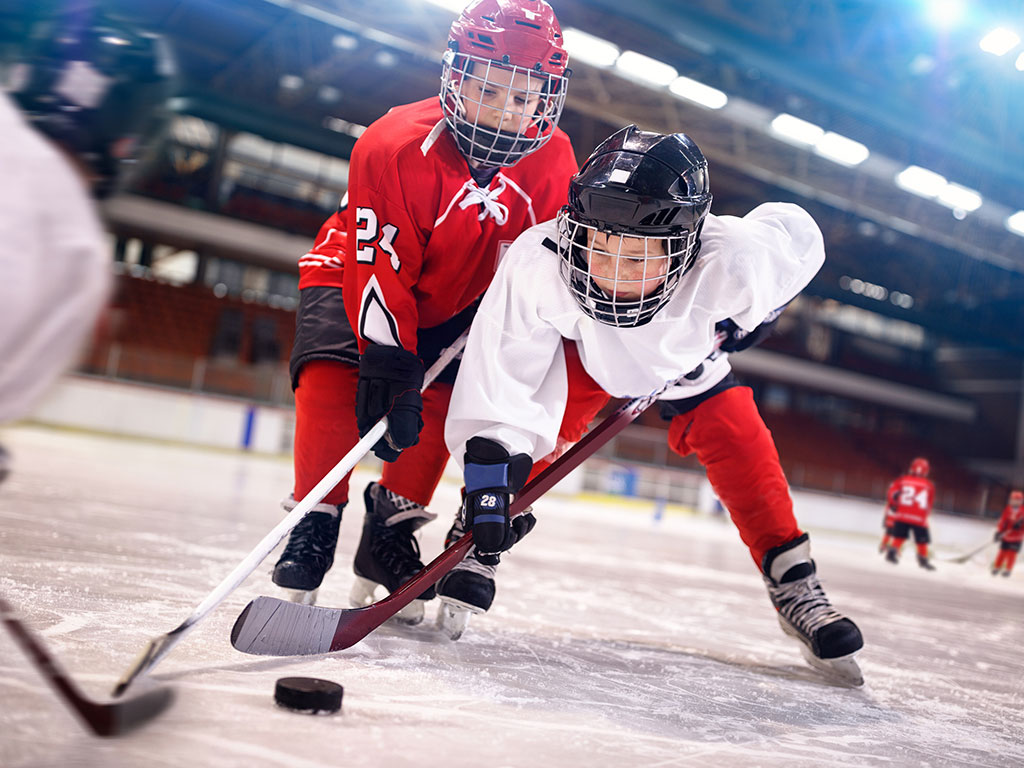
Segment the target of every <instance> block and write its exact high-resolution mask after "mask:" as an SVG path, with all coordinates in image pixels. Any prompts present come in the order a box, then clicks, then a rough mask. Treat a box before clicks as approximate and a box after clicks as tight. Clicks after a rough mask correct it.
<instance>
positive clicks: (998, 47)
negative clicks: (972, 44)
mask: <svg viewBox="0 0 1024 768" xmlns="http://www.w3.org/2000/svg"><path fill="white" fill-rule="evenodd" d="M1019 42H1020V35H1018V34H1017V33H1016V32H1014V31H1013V30H1012V29H1008V28H1006V27H999V28H998V29H993V30H992V31H991V32H989V33H988V34H987V35H985V36H984V37H983V38H981V42H980V43H978V46H979V47H980V48H981V50H983V51H985V53H991V54H992V55H993V56H1003V55H1005V54H1007V53H1009V52H1010V51H1012V50H1013V49H1014V48H1016V47H1017V44H1018V43H1019Z"/></svg>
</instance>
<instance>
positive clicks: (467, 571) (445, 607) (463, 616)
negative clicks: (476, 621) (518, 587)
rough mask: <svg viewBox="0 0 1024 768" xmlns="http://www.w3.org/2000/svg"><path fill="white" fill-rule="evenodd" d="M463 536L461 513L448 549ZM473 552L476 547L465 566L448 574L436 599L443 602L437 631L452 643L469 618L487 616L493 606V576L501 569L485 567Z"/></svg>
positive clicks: (447, 543) (459, 565) (439, 587)
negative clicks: (477, 615)
mask: <svg viewBox="0 0 1024 768" xmlns="http://www.w3.org/2000/svg"><path fill="white" fill-rule="evenodd" d="M464 533H465V529H464V527H463V523H462V510H461V509H460V510H459V512H458V514H457V515H456V516H455V522H454V523H453V524H452V527H451V529H450V530H449V531H448V535H447V536H446V537H445V542H444V544H445V546H446V547H448V546H451V544H452V542H454V541H455V540H457V539H459V538H461V537H462V535H463V534H464ZM474 551H475V547H470V549H469V552H467V553H466V557H465V558H464V559H463V560H462V562H461V563H459V564H458V565H456V566H455V567H454V568H452V569H451V570H450V571H449V572H448V573H446V574H445V575H444V576H443V577H442V578H441V581H440V582H438V585H437V596H438V598H440V601H441V605H440V606H439V607H438V610H437V628H438V629H439V630H441V632H443V633H444V634H445V635H446V636H447V637H448V638H449V639H450V640H458V639H459V638H460V637H462V634H463V632H465V631H466V627H467V626H468V625H469V617H470V616H472V615H473V614H474V613H485V612H486V611H487V610H489V609H490V607H491V603H493V602H494V593H495V588H494V575H495V573H496V572H497V570H498V567H497V566H495V565H484V564H483V563H481V562H480V561H479V560H477V559H476V558H475V557H474V556H473V552H474Z"/></svg>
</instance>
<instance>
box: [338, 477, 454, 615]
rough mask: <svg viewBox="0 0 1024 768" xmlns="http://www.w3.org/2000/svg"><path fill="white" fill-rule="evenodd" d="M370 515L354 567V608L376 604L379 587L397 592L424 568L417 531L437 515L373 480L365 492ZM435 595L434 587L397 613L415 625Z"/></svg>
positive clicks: (365, 524) (389, 591) (364, 528)
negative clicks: (427, 603)
mask: <svg viewBox="0 0 1024 768" xmlns="http://www.w3.org/2000/svg"><path fill="white" fill-rule="evenodd" d="M363 500H364V501H365V503H366V515H365V516H364V517H363V534H362V537H361V538H360V539H359V549H358V550H356V558H355V562H354V563H353V566H352V568H353V570H354V571H355V574H356V579H355V582H354V583H353V584H352V591H351V592H350V593H349V602H350V603H351V604H352V606H353V607H354V608H361V607H363V606H366V605H369V604H371V603H373V602H374V601H375V600H376V599H377V597H376V592H377V587H378V586H383V587H384V589H386V590H387V591H388V593H391V592H394V591H395V590H396V589H398V588H399V587H400V586H402V585H403V584H404V583H405V582H407V581H408V580H409V579H411V578H412V577H413V576H415V575H416V574H417V573H419V572H420V571H421V570H423V562H422V561H421V560H420V547H419V542H417V541H416V536H415V531H416V529H417V528H419V527H420V526H421V525H423V524H424V523H426V522H428V521H430V520H433V519H434V518H435V517H436V515H433V514H431V513H430V512H428V511H427V510H426V509H425V508H424V507H422V506H420V505H419V504H416V503H415V502H412V501H410V500H409V499H405V498H403V497H401V496H398V495H397V494H394V493H391V492H390V491H388V490H387V489H386V488H384V486H382V485H380V484H379V483H370V484H369V485H368V486H367V487H366V491H365V492H364V493H363ZM433 597H434V588H433V587H430V588H428V589H427V591H426V592H424V593H423V594H422V595H421V596H420V597H419V598H417V599H416V600H413V601H412V602H411V603H409V605H407V606H406V607H405V608H403V609H402V610H401V611H399V612H398V613H397V614H395V620H396V621H398V622H400V623H402V624H409V625H415V624H419V623H420V622H422V621H423V604H424V602H426V601H427V600H431V599H433Z"/></svg>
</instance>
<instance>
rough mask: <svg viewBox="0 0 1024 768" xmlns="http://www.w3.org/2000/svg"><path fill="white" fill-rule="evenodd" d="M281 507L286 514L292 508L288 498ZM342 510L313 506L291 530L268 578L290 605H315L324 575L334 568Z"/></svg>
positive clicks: (292, 500) (292, 503)
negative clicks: (271, 574)
mask: <svg viewBox="0 0 1024 768" xmlns="http://www.w3.org/2000/svg"><path fill="white" fill-rule="evenodd" d="M281 506H282V507H284V509H285V510H286V511H289V512H290V511H291V510H292V509H294V508H295V499H293V498H288V499H286V500H285V501H284V502H282V503H281ZM344 507H345V505H344V504H339V505H338V506H334V505H333V504H317V505H316V506H315V507H313V509H311V510H310V511H309V514H307V515H306V516H305V517H304V518H302V519H301V520H300V521H299V523H298V525H296V526H295V528H293V529H292V533H291V536H289V537H288V543H287V544H286V545H285V548H284V551H283V552H282V553H281V557H280V558H279V559H278V561H277V565H275V566H274V575H273V577H272V578H273V581H274V583H275V584H276V585H277V586H278V587H280V588H281V590H282V591H283V592H284V594H285V596H286V598H287V599H288V600H290V601H291V602H293V603H302V604H303V605H314V604H315V603H316V596H317V592H318V590H319V588H320V584H321V582H323V580H324V575H325V574H326V573H327V571H329V570H330V569H331V566H332V565H333V564H334V549H335V547H337V546H338V529H339V527H340V526H341V511H342V509H344Z"/></svg>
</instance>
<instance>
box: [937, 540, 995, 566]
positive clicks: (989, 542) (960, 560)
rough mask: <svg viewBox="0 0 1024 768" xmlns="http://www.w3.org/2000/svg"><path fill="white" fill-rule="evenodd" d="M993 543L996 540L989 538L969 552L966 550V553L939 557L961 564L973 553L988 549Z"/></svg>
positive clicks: (973, 554)
mask: <svg viewBox="0 0 1024 768" xmlns="http://www.w3.org/2000/svg"><path fill="white" fill-rule="evenodd" d="M995 543H996V541H995V540H994V539H991V538H990V539H988V540H987V541H986V542H985V543H984V544H982V545H981V546H980V547H978V548H977V549H972V550H971V551H970V552H968V553H966V554H964V555H957V556H956V557H945V558H941V559H942V560H945V561H946V562H947V563H959V564H961V565H962V564H964V563H966V562H967V561H968V560H970V559H971V558H972V557H974V556H975V555H977V554H979V553H981V552H983V551H985V550H986V549H988V548H989V547H990V546H992V545H993V544H995Z"/></svg>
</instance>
